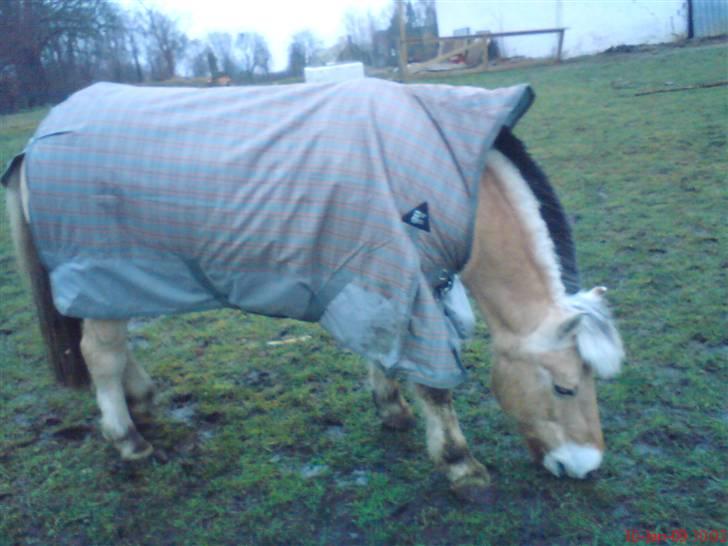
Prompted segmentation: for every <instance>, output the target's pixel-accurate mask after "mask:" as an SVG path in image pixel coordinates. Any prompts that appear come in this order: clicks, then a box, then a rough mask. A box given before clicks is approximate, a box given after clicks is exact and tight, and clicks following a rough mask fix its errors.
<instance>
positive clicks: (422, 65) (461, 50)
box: [412, 40, 483, 74]
mask: <svg viewBox="0 0 728 546" xmlns="http://www.w3.org/2000/svg"><path fill="white" fill-rule="evenodd" d="M482 45H483V42H482V40H481V41H476V42H473V43H472V44H468V45H466V46H463V47H458V48H456V49H453V50H452V51H448V52H447V53H443V54H441V55H438V56H437V57H435V58H434V59H429V60H427V61H425V62H424V63H419V64H418V65H417V66H416V67H414V69H413V72H412V73H413V74H416V73H417V72H421V71H422V70H424V69H425V68H427V67H428V66H430V65H432V64H437V63H439V62H440V61H444V60H446V59H449V58H450V57H455V56H457V55H460V54H461V53H465V52H466V51H468V50H469V49H472V48H474V47H481V46H482Z"/></svg>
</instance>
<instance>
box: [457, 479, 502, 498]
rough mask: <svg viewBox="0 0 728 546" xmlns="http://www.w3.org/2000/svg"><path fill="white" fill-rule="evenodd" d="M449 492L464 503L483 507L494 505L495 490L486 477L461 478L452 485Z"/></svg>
mask: <svg viewBox="0 0 728 546" xmlns="http://www.w3.org/2000/svg"><path fill="white" fill-rule="evenodd" d="M451 490H452V492H453V493H454V494H455V496H456V497H457V498H458V499H460V500H461V501H464V502H468V503H472V504H483V505H490V504H494V503H495V490H494V488H493V487H492V486H491V485H490V479H489V478H488V477H487V476H486V477H481V476H478V477H472V476H471V477H469V478H463V479H462V480H458V481H457V482H455V483H454V484H452V486H451Z"/></svg>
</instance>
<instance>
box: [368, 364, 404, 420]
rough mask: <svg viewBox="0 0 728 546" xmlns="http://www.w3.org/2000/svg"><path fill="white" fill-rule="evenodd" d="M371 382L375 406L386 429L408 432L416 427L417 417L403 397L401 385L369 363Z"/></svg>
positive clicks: (375, 365)
mask: <svg viewBox="0 0 728 546" xmlns="http://www.w3.org/2000/svg"><path fill="white" fill-rule="evenodd" d="M369 382H370V383H371V385H372V398H373V399H374V405H375V406H376V407H377V412H378V413H379V418H380V419H381V420H382V424H383V425H384V426H385V427H387V428H391V429H395V430H407V429H410V428H412V427H413V426H415V417H414V415H413V414H412V410H411V409H410V407H409V404H408V403H407V401H406V400H405V399H404V398H403V397H402V393H401V391H400V386H399V383H397V381H395V380H394V379H390V378H388V377H387V376H386V375H385V374H384V371H383V370H382V369H381V368H380V367H379V366H378V365H377V364H375V363H373V362H369Z"/></svg>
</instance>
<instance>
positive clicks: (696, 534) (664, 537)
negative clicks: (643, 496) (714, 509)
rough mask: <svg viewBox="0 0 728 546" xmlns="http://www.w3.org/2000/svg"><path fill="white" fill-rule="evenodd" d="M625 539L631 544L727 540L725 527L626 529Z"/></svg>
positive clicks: (699, 542)
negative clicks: (654, 529)
mask: <svg viewBox="0 0 728 546" xmlns="http://www.w3.org/2000/svg"><path fill="white" fill-rule="evenodd" d="M624 534H625V540H626V541H627V542H629V543H631V544H639V543H644V544H658V543H660V542H667V543H669V542H672V543H675V544H725V543H726V542H728V533H727V532H726V529H673V530H671V531H670V532H663V533H661V532H657V531H647V530H644V529H626V530H625V532H624Z"/></svg>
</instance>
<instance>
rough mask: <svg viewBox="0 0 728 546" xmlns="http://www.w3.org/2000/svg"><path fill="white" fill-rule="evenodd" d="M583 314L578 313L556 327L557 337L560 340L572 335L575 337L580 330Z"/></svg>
mask: <svg viewBox="0 0 728 546" xmlns="http://www.w3.org/2000/svg"><path fill="white" fill-rule="evenodd" d="M583 316H584V315H583V313H577V314H576V315H573V316H571V317H569V318H567V319H566V320H564V321H563V322H562V323H561V324H559V326H558V327H557V328H556V339H557V340H558V341H565V340H566V339H568V338H570V337H574V336H575V335H576V333H577V332H578V331H579V326H580V325H581V320H582V318H583Z"/></svg>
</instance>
